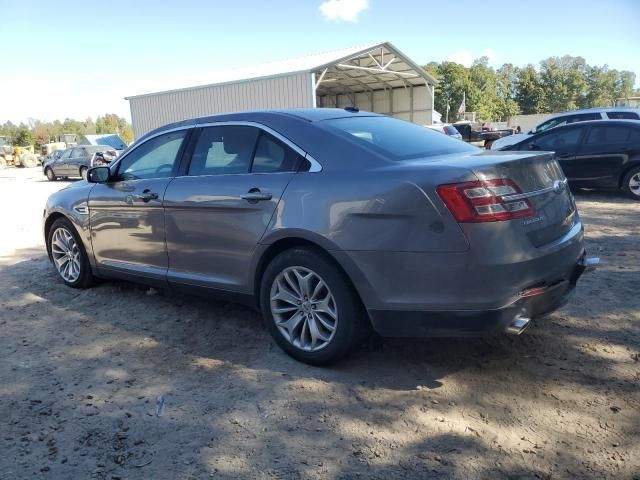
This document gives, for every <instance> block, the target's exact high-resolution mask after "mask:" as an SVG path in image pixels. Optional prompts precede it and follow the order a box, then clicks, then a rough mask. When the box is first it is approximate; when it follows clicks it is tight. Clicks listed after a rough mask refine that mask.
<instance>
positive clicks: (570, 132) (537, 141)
mask: <svg viewBox="0 0 640 480" xmlns="http://www.w3.org/2000/svg"><path fill="white" fill-rule="evenodd" d="M581 134H582V129H581V128H564V129H562V130H560V131H555V132H549V133H548V134H546V135H542V136H539V137H535V138H531V139H530V140H527V141H526V142H523V143H522V144H521V146H520V148H519V149H520V150H528V149H532V150H546V151H555V150H561V149H563V148H567V147H573V146H576V145H578V142H579V140H580V135H581ZM532 147H533V148H532Z"/></svg>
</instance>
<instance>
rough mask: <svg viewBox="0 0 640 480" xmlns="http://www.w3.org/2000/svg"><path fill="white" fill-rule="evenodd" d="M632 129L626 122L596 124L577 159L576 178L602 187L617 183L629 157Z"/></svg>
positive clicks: (574, 162) (585, 139)
mask: <svg viewBox="0 0 640 480" xmlns="http://www.w3.org/2000/svg"><path fill="white" fill-rule="evenodd" d="M631 132H632V129H631V128H629V127H626V126H624V125H618V124H616V123H613V122H612V123H611V124H610V125H593V126H591V127H590V128H589V131H588V132H587V134H586V136H585V137H584V141H583V142H582V144H581V146H580V149H579V151H578V153H577V155H576V158H575V160H574V161H573V168H574V170H575V178H576V180H579V181H582V182H589V183H590V184H592V185H598V186H617V185H618V177H619V174H620V172H621V171H622V169H623V166H624V165H625V164H626V162H627V161H628V158H629V153H630V150H631V148H630V145H629V137H630V135H631Z"/></svg>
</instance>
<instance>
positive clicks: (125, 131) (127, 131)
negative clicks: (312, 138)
mask: <svg viewBox="0 0 640 480" xmlns="http://www.w3.org/2000/svg"><path fill="white" fill-rule="evenodd" d="M120 138H122V140H124V141H125V143H126V144H130V143H131V142H133V139H134V136H133V129H132V128H131V126H130V125H125V126H124V128H122V130H120Z"/></svg>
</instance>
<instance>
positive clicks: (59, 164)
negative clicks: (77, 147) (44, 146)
mask: <svg viewBox="0 0 640 480" xmlns="http://www.w3.org/2000/svg"><path fill="white" fill-rule="evenodd" d="M72 151H73V149H72V148H70V149H68V150H65V151H64V152H62V154H61V155H60V158H58V159H57V160H55V161H54V162H53V164H52V165H51V168H52V169H53V173H55V174H56V175H58V176H61V177H64V176H67V175H68V172H69V168H68V166H67V163H68V162H69V157H70V156H71V152H72Z"/></svg>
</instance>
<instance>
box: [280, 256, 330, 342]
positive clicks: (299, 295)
mask: <svg viewBox="0 0 640 480" xmlns="http://www.w3.org/2000/svg"><path fill="white" fill-rule="evenodd" d="M270 298H271V314H272V315H273V319H274V321H275V324H276V326H277V327H278V330H280V333H282V335H283V336H284V338H285V339H287V341H288V342H289V343H291V344H292V345H293V346H295V347H297V348H299V349H301V350H304V351H308V352H314V351H318V350H321V349H322V348H324V347H326V346H327V345H328V344H329V343H330V342H331V340H332V339H333V336H334V335H335V332H336V327H337V326H338V309H337V306H336V301H335V299H334V297H333V294H332V293H331V290H330V289H329V287H328V286H327V284H326V283H325V281H324V280H323V279H322V278H321V277H320V276H319V275H318V274H317V273H315V272H313V271H312V270H310V269H308V268H305V267H298V266H295V267H288V268H286V269H285V270H283V271H282V272H280V273H279V274H278V275H277V276H276V278H275V279H274V281H273V284H272V286H271V297H270Z"/></svg>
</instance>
